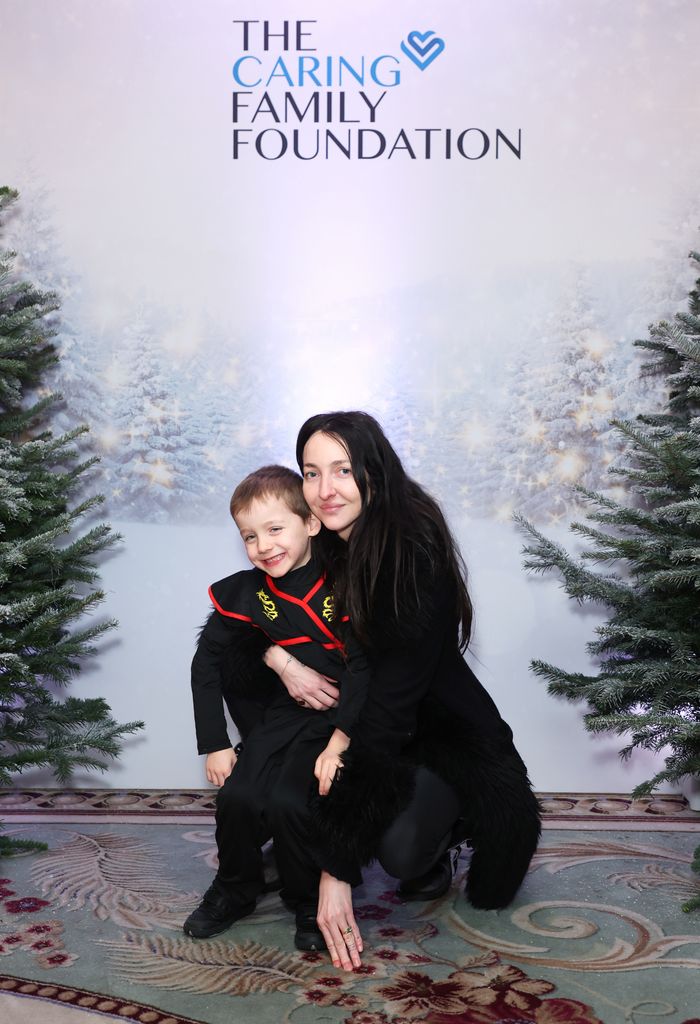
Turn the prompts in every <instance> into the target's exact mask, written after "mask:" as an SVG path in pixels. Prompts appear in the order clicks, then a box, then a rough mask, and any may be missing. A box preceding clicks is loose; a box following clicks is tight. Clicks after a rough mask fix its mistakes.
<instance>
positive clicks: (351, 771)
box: [312, 569, 540, 908]
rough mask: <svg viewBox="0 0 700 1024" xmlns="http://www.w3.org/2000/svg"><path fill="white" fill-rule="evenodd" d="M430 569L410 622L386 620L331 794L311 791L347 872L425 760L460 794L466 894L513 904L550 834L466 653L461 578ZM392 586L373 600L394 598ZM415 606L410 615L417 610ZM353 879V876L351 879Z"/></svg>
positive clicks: (340, 869) (332, 858)
mask: <svg viewBox="0 0 700 1024" xmlns="http://www.w3.org/2000/svg"><path fill="white" fill-rule="evenodd" d="M444 578H445V577H444V574H442V573H441V572H440V570H439V569H437V570H436V569H433V570H430V571H426V572H425V574H424V577H423V581H422V592H421V595H420V605H421V611H420V614H419V616H417V617H415V621H412V622H411V624H410V631H408V630H407V629H406V628H405V627H403V626H401V625H399V626H398V627H396V626H388V627H385V628H382V623H381V622H377V623H376V624H375V625H376V629H375V632H376V640H375V647H374V651H373V654H372V656H371V658H370V662H371V667H372V681H371V684H370V688H369V695H368V698H367V701H366V702H365V705H364V708H363V710H362V712H361V714H360V717H359V720H358V722H357V723H356V725H355V726H354V727H353V729H352V731H351V738H352V742H351V745H350V747H349V749H348V750H347V751H346V754H345V755H344V758H343V760H344V767H343V769H342V772H341V773H340V776H339V778H337V780H336V781H335V782H334V784H333V786H332V788H331V791H330V794H329V795H328V797H318V796H317V795H316V796H314V797H312V800H313V805H314V806H313V811H314V818H315V822H316V825H317V828H318V830H319V834H320V836H321V839H322V845H323V849H324V857H323V859H324V864H323V866H324V868H325V869H326V870H328V871H329V872H330V873H331V874H334V875H336V876H337V877H343V873H345V874H346V877H347V869H346V866H347V864H348V863H349V861H350V860H353V859H354V860H355V862H356V863H360V864H366V863H368V862H369V861H371V860H372V859H374V857H375V856H376V853H377V847H378V844H379V841H380V838H381V836H382V834H383V832H384V831H385V830H386V828H387V826H388V825H389V824H390V822H391V821H392V820H393V818H394V817H395V816H396V815H397V814H398V813H399V812H400V811H401V810H402V809H403V808H404V807H405V806H406V804H407V803H408V801H409V800H410V798H411V794H412V790H413V784H414V775H415V772H414V768H415V765H416V764H424V765H426V766H427V767H429V768H431V769H432V770H434V771H435V772H436V773H437V774H438V775H440V776H441V777H442V778H443V779H444V780H445V781H446V782H448V783H450V784H451V785H453V786H454V788H455V789H456V790H457V792H458V793H459V795H460V797H461V803H462V815H463V817H464V819H465V822H466V826H467V829H468V834H469V836H470V840H471V844H472V846H473V848H474V853H473V856H472V860H471V865H470V868H469V873H468V878H467V890H466V891H467V896H468V898H469V899H470V901H471V902H472V903H473V904H474V906H477V907H485V908H494V907H502V906H505V905H506V904H508V903H510V901H511V900H512V899H513V897H514V895H515V893H516V892H517V890H518V888H519V886H520V884H521V882H522V880H523V877H524V875H525V872H526V871H527V868H528V865H529V863H530V859H531V857H532V854H533V853H534V851H535V848H536V846H537V841H538V839H539V835H540V820H539V809H538V804H537V800H536V799H535V796H534V794H533V792H532V789H531V786H530V782H529V780H528V777H527V771H526V768H525V765H524V764H523V761H522V759H521V758H520V755H519V754H518V752H517V750H516V749H515V747H514V745H513V734H512V732H511V729H510V727H509V726H508V725H507V724H506V723H505V722H504V721H503V719H502V718H501V716H500V714H499V712H498V709H497V708H496V705H495V704H494V702H493V700H492V699H491V697H490V696H489V695H488V693H487V692H486V690H485V689H484V687H483V686H482V685H481V683H480V682H479V681H478V679H477V678H476V676H475V675H474V673H473V672H472V671H471V669H470V668H469V666H468V665H467V664H466V662H465V661H464V658H463V657H462V655H461V653H460V651H459V645H458V626H457V619H456V613H455V610H454V606H455V599H454V591H453V588H452V587H451V586H449V585H446V584H445V583H444ZM390 606H391V605H390V591H387V592H386V593H384V594H382V593H380V594H379V597H378V599H377V600H376V602H375V607H378V608H381V607H390ZM413 619H414V617H412V620H413ZM348 880H349V879H348Z"/></svg>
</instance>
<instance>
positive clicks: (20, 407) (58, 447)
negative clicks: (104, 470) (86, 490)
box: [0, 188, 140, 852]
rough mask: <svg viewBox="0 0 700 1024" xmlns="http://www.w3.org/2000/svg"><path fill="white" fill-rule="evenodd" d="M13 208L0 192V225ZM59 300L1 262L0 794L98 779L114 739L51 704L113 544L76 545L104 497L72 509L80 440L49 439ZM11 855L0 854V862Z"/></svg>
mask: <svg viewBox="0 0 700 1024" xmlns="http://www.w3.org/2000/svg"><path fill="white" fill-rule="evenodd" d="M15 199H16V193H15V192H13V191H12V190H11V189H8V188H2V189H0V218H3V217H4V214H5V213H6V211H7V209H8V207H10V206H11V204H12V203H13V202H14V200H15ZM57 308H58V300H57V298H56V295H55V294H53V293H49V292H42V291H40V290H39V289H37V288H35V287H34V285H33V284H31V283H30V282H29V281H28V280H27V279H26V278H25V277H24V275H20V274H18V273H17V272H15V270H14V268H13V253H11V252H8V251H4V252H2V253H1V254H0V623H1V624H2V633H1V639H0V784H3V785H7V784H8V783H9V782H10V781H11V779H12V777H13V776H14V775H15V774H17V773H21V772H24V771H27V770H29V769H30V768H34V767H49V768H51V769H52V771H53V772H54V773H55V775H56V777H57V778H58V779H59V781H61V782H63V781H65V779H66V778H67V776H68V775H69V773H70V772H71V770H72V769H73V768H76V767H81V768H101V767H104V758H105V757H113V756H116V755H117V754H118V753H119V749H120V740H121V737H122V736H124V735H125V734H126V733H130V732H133V731H134V730H135V729H137V728H139V727H140V723H134V722H132V723H129V724H127V725H118V724H117V723H116V722H115V721H114V720H113V719H112V717H111V714H110V709H109V707H108V705H107V704H106V703H105V701H104V700H103V699H102V698H99V697H93V698H89V699H80V698H76V697H68V698H67V699H65V700H63V699H60V698H59V697H57V696H56V694H55V687H56V686H57V685H58V686H60V685H65V684H67V683H68V682H69V681H70V679H71V678H72V677H73V676H74V675H75V674H76V673H77V672H78V671H79V668H80V664H81V661H82V660H83V659H84V658H85V657H86V656H88V655H90V654H92V653H94V642H95V640H96V639H97V638H99V637H100V636H102V635H103V634H104V633H105V632H106V631H108V630H110V629H112V628H113V627H114V626H115V625H116V624H115V623H114V622H113V621H102V622H98V623H94V624H92V625H87V624H85V621H84V616H85V615H86V614H87V613H89V612H90V611H91V610H92V609H93V608H94V607H95V606H96V605H97V604H99V603H100V602H101V601H102V600H103V597H104V595H103V593H102V592H101V591H100V590H99V589H97V588H96V583H97V581H98V573H97V570H96V568H95V564H94V560H95V556H96V555H97V554H98V553H99V552H101V551H103V550H104V549H105V548H107V547H109V546H110V545H111V544H113V543H114V541H115V539H116V538H115V536H114V534H113V533H112V532H111V530H110V527H109V526H107V525H106V524H104V523H102V524H97V525H93V526H92V527H91V528H90V529H87V530H85V531H84V532H82V533H80V532H79V531H80V527H81V520H82V519H83V518H84V517H85V516H87V515H89V514H90V513H91V512H92V511H93V510H94V509H96V507H97V506H99V505H100V503H101V502H102V500H103V499H102V497H101V495H92V496H91V497H89V498H86V499H83V500H79V501H76V499H75V495H76V491H77V490H78V486H79V482H80V478H81V475H82V474H83V473H85V471H86V470H87V469H88V468H89V467H90V466H91V465H92V463H93V461H94V460H93V459H88V460H87V461H82V462H81V460H80V453H79V451H78V448H77V446H76V441H77V440H78V439H79V438H80V437H81V435H83V434H84V432H85V430H86V429H87V428H77V429H75V430H73V431H70V432H69V433H64V434H61V435H59V436H56V437H54V436H53V434H52V432H51V430H50V429H49V422H50V421H49V415H50V413H51V411H52V409H53V407H54V406H55V404H56V400H57V399H56V396H54V395H52V394H51V393H50V392H47V391H46V389H45V388H44V386H43V382H44V380H45V378H46V375H47V373H48V372H49V370H50V369H51V368H52V367H53V366H54V365H55V363H56V359H57V355H56V351H55V348H54V345H53V342H52V337H53V335H54V334H55V332H56V330H57V326H56V322H55V316H54V314H55V311H56V310H57ZM9 846H11V843H10V844H8V843H7V841H5V842H4V843H0V852H6V850H7V849H8V848H9Z"/></svg>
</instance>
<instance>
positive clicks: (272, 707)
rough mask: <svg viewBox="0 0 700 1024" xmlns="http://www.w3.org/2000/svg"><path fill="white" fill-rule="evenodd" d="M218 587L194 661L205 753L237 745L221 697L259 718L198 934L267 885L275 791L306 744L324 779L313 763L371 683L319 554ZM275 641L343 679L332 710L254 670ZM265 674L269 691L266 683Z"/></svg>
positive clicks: (219, 829) (225, 805)
mask: <svg viewBox="0 0 700 1024" xmlns="http://www.w3.org/2000/svg"><path fill="white" fill-rule="evenodd" d="M209 594H210V597H211V600H212V603H213V605H214V611H213V612H212V614H211V615H210V617H209V619H208V621H207V623H206V625H205V626H204V629H203V630H202V633H201V636H200V638H199V642H198V645H197V651H196V653H195V656H194V659H193V661H192V695H193V700H194V715H195V727H196V732H197V748H198V751H199V753H200V754H208V753H212V752H214V751H217V750H225V749H228V748H229V747H230V746H231V741H230V739H229V736H228V731H227V728H226V720H225V717H224V711H223V704H222V697H224V699H225V700H226V703H227V704H228V706H229V708H230V710H231V711H232V716H233V718H234V721H235V722H236V724H237V726H238V725H239V723H240V720H241V714H240V709H241V707H242V706H244V705H247V708H248V710H251V709H252V719H251V718H249V724H250V730H249V732H248V733H247V735H245V736H244V739H245V743H244V747H243V750H242V752H241V754H240V756H239V758H238V761H237V763H236V766H235V768H234V769H233V771H232V773H231V775H230V776H229V777H228V779H226V781H225V782H224V784H223V786H221V788H220V789H219V792H218V794H217V798H216V841H217V847H218V851H219V870H218V872H217V876H216V879H215V883H214V886H213V887H212V889H211V890H210V891H209V892H208V893H207V895H206V896H205V900H204V902H203V904H202V906H201V907H200V908H198V910H197V911H195V912H194V914H193V915H191V917H190V918H188V920H187V921H186V922H185V931H186V932H188V934H194V935H197V936H199V937H204V936H205V935H213V934H217V932H218V931H223V930H224V928H226V927H228V925H229V924H231V923H232V922H233V921H234V920H236V919H237V918H239V917H242V916H244V915H245V914H246V913H250V911H252V909H253V907H254V906H255V899H256V897H257V896H258V894H259V893H260V892H261V890H262V888H263V885H264V880H263V873H262V859H261V852H260V851H261V846H262V845H263V843H264V842H265V841H266V840H267V839H269V838H270V835H271V823H270V821H269V819H268V816H267V814H266V806H267V802H268V798H269V794H270V793H271V792H272V790H273V788H274V787H275V785H276V784H277V781H278V780H279V779H280V777H283V776H284V774H285V772H286V771H287V770H288V767H289V765H290V764H291V763H294V764H296V763H298V755H299V752H300V750H304V751H305V752H306V756H305V757H304V761H305V762H306V763H310V764H311V769H310V771H309V779H308V784H309V791H310V790H311V788H312V786H317V783H316V780H315V778H314V777H313V773H312V772H313V762H314V761H315V758H316V757H317V756H318V754H320V753H321V751H322V750H323V749H324V748H325V746H326V744H327V742H328V740H329V738H330V736H331V734H332V732H333V730H334V729H335V728H339V729H342V730H343V731H344V732H349V731H350V729H351V728H352V725H353V724H354V722H355V720H356V719H357V717H358V715H359V713H360V710H361V707H362V704H363V703H364V700H365V696H366V692H367V685H368V681H369V673H368V666H367V661H366V659H365V657H364V654H363V653H362V651H361V650H360V648H359V646H358V645H357V643H356V642H355V641H354V639H353V638H352V636H351V635H350V630H346V631H345V632H347V633H348V636H347V638H344V639H343V640H342V641H341V639H340V638H339V636H338V633H337V631H334V628H331V627H335V623H334V612H333V599H332V596H331V594H330V591H329V589H328V587H327V586H326V585H325V582H324V579H323V577H322V576H320V574H319V570H318V567H317V566H316V565H315V564H314V562H313V559H312V560H311V561H310V562H309V563H307V565H304V566H302V567H301V568H299V569H295V570H294V571H292V572H290V573H287V575H286V576H283V577H280V578H279V579H276V580H275V579H273V578H272V577H270V576H267V575H266V574H265V573H263V572H262V571H261V570H259V569H248V570H244V571H243V572H238V573H235V574H234V575H233V576H228V577H226V579H223V580H220V581H219V582H218V583H214V584H213V585H212V586H211V587H210V590H209ZM270 643H276V644H278V645H279V646H281V647H284V648H285V649H287V650H289V652H290V653H293V655H294V657H295V658H297V659H298V660H299V661H301V662H303V663H304V664H306V665H309V666H310V667H312V668H314V669H316V670H317V671H318V672H320V673H322V674H323V675H326V676H329V677H330V678H332V679H334V680H337V685H338V687H339V689H340V698H339V702H338V707H337V708H331V709H330V710H329V711H325V712H321V711H314V710H312V709H310V708H305V707H301V706H300V705H299V704H297V703H296V702H295V701H294V700H293V699H292V698H291V697H290V696H289V694H288V693H287V690H286V689H285V687H284V686H283V685H282V684H281V683H280V682H279V680H278V679H277V677H276V676H275V675H274V673H270V675H269V676H266V675H264V674H263V673H262V672H261V673H260V674H259V675H258V674H257V673H251V672H250V670H249V669H247V670H246V667H245V666H246V665H249V658H250V654H251V651H253V650H255V648H256V647H257V650H258V653H259V655H260V657H262V652H263V651H264V649H265V647H267V646H269V645H270ZM270 677H273V678H272V680H271V679H270ZM261 680H262V681H264V682H262V685H263V686H264V687H265V693H264V695H263V696H262V698H261V695H260V693H259V690H258V689H257V688H258V687H259V686H260V685H261ZM256 718H257V721H255V719H256ZM279 868H280V876H281V879H282V883H283V886H284V890H285V891H286V894H287V895H288V896H289V898H290V900H293V898H294V892H295V891H296V890H297V888H298V886H297V881H296V879H295V878H294V877H289V875H288V873H286V872H285V864H284V863H282V864H280V865H279ZM284 895H285V892H284V891H283V897H284ZM217 907H218V908H219V909H218V911H217V909H216V908H217ZM217 914H218V916H219V917H220V918H221V920H217ZM212 917H213V919H214V920H213V922H212V926H211V927H213V928H214V929H215V930H211V928H210V927H209V926H208V925H207V924H206V923H205V924H202V920H203V919H204V918H212ZM193 919H194V920H193ZM219 925H221V926H219Z"/></svg>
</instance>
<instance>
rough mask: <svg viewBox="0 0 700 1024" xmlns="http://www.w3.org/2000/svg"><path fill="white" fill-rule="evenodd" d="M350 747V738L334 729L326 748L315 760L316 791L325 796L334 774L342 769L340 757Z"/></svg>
mask: <svg viewBox="0 0 700 1024" xmlns="http://www.w3.org/2000/svg"><path fill="white" fill-rule="evenodd" d="M349 746H350V737H349V736H347V735H346V734H345V733H344V732H342V731H341V730H340V729H336V730H335V732H334V733H333V735H332V736H331V738H330V739H329V741H328V746H327V747H326V749H325V750H322V751H321V753H320V754H319V755H318V757H317V758H316V764H315V765H314V775H315V776H316V778H317V779H318V791H319V793H320V795H321V796H326V795H327V794H328V792H329V790H330V788H331V786H332V785H333V780H334V779H335V775H336V772H337V771H339V770H340V769H341V768H342V767H343V762H342V760H341V757H340V755H341V754H342V753H343V752H344V751H345V750H347V749H348V747H349Z"/></svg>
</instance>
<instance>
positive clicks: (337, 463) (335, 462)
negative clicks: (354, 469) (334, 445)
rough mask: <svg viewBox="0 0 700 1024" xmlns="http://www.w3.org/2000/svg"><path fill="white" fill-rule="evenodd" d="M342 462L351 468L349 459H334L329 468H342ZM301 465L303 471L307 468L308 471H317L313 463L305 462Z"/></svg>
mask: <svg viewBox="0 0 700 1024" xmlns="http://www.w3.org/2000/svg"><path fill="white" fill-rule="evenodd" d="M344 462H347V464H348V466H352V463H351V462H350V459H334V460H333V462H331V466H342V465H343V463H344ZM303 465H304V469H306V468H307V467H308V468H309V469H318V466H317V465H316V463H315V462H305V463H304V464H303Z"/></svg>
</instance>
